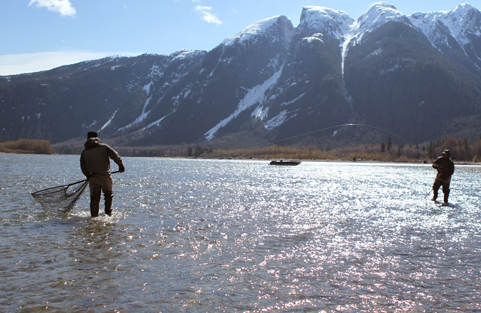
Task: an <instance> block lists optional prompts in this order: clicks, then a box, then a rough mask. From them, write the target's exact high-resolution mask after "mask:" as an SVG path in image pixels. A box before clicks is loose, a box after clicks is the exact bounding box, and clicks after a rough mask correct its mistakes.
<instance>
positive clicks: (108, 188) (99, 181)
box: [80, 132, 125, 217]
mask: <svg viewBox="0 0 481 313" xmlns="http://www.w3.org/2000/svg"><path fill="white" fill-rule="evenodd" d="M84 146H85V150H84V151H83V152H82V155H81V156H80V168H81V169H82V173H83V174H84V175H85V176H86V177H87V179H88V181H89V186H90V215H92V217H97V216H99V206H100V197H101V191H103V193H104V200H105V214H107V215H108V216H111V215H112V198H113V183H112V177H111V176H110V159H112V160H114V162H115V163H117V165H118V166H119V172H120V173H123V172H124V171H125V167H124V164H123V163H122V158H121V157H120V156H119V154H118V153H117V151H115V150H114V149H112V148H111V147H109V146H108V145H106V144H105V143H103V142H101V141H100V139H99V138H98V135H97V133H96V132H89V133H88V135H87V142H85V145H84ZM109 158H110V159H109Z"/></svg>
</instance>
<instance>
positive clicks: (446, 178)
mask: <svg viewBox="0 0 481 313" xmlns="http://www.w3.org/2000/svg"><path fill="white" fill-rule="evenodd" d="M450 155H451V153H450V152H449V150H447V149H446V150H444V151H443V155H442V156H440V157H439V158H437V159H436V161H434V163H433V167H434V168H435V169H436V170H437V171H438V174H437V175H436V179H435V180H434V185H433V193H434V194H433V199H432V200H433V201H436V199H437V198H438V191H439V188H440V187H441V186H443V193H444V204H448V198H449V184H450V183H451V176H452V175H453V173H454V163H453V161H451V159H450V158H449V157H450Z"/></svg>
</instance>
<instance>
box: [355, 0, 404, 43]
mask: <svg viewBox="0 0 481 313" xmlns="http://www.w3.org/2000/svg"><path fill="white" fill-rule="evenodd" d="M387 22H403V23H407V24H411V23H410V21H409V19H408V18H407V17H406V16H405V15H404V14H403V13H402V12H401V11H399V10H398V9H397V8H396V7H395V6H394V5H392V4H389V3H387V2H385V1H382V2H377V3H374V4H373V5H372V7H371V8H370V9H369V10H368V11H367V12H366V13H364V14H363V15H361V17H359V19H358V20H357V21H356V23H355V24H354V25H353V27H352V31H351V34H352V36H355V37H357V41H358V42H359V41H360V40H361V39H362V37H363V36H364V34H365V33H367V32H371V31H372V30H374V29H376V28H378V27H379V26H382V25H384V24H385V23H387Z"/></svg>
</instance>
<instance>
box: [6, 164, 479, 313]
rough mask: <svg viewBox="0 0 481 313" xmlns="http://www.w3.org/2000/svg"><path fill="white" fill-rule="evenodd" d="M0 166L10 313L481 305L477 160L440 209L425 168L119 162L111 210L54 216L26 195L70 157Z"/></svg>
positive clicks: (82, 206) (70, 167)
mask: <svg viewBox="0 0 481 313" xmlns="http://www.w3.org/2000/svg"><path fill="white" fill-rule="evenodd" d="M16 161H18V164H17V163H16ZM53 161H54V162H53ZM0 162H2V166H3V165H5V168H6V169H7V170H6V173H5V174H1V175H3V176H2V177H1V178H2V182H0V193H1V194H0V199H1V200H0V201H1V206H2V210H1V211H0V221H1V224H0V225H1V227H0V236H2V238H3V239H4V240H3V243H2V246H1V248H0V254H1V255H0V256H1V257H2V261H1V262H0V268H1V278H2V281H7V282H8V283H6V285H5V287H4V288H3V290H2V300H0V304H1V305H2V307H4V308H7V309H9V310H13V311H15V310H18V309H21V310H23V311H38V310H47V311H48V310H51V311H70V312H84V311H86V310H93V311H95V312H114V311H116V310H118V311H121V312H122V311H141V312H158V311H181V312H192V311H194V312H195V311H198V312H205V311H223V310H226V311H236V310H237V311H250V312H261V311H262V312H264V311H279V310H280V311H285V312H291V311H308V310H313V311H322V310H325V311H347V312H362V311H366V312H372V311H450V310H460V311H469V310H479V309H481V308H480V306H479V304H478V303H480V302H481V301H479V300H480V298H481V297H480V295H479V292H478V289H479V288H478V287H479V286H478V285H479V279H478V278H479V272H480V269H481V266H480V265H479V264H481V262H480V253H479V252H480V251H479V250H480V244H479V242H480V241H479V240H478V239H479V237H480V231H479V229H480V226H481V225H480V216H479V210H478V203H479V196H478V195H477V194H476V192H475V190H479V182H477V180H476V179H475V178H476V177H477V176H478V175H479V168H478V167H469V166H465V167H461V166H458V167H457V169H456V173H455V177H454V179H453V183H452V190H453V192H452V201H453V206H450V207H440V206H436V205H434V204H433V203H431V202H429V201H427V200H426V195H427V194H428V193H429V190H430V188H431V184H432V180H433V178H434V173H433V171H432V169H431V168H430V166H429V165H408V164H405V165H395V164H365V163H356V164H352V163H320V162H304V163H302V164H301V165H300V166H297V167H289V168H284V167H282V168H279V167H272V166H268V165H267V162H260V161H204V160H170V159H135V158H127V159H126V162H125V163H126V168H127V172H126V173H124V174H118V175H116V176H114V192H115V198H114V210H115V211H114V215H113V217H112V218H109V217H106V216H102V215H101V217H99V218H94V219H91V218H90V217H89V213H88V196H85V197H84V198H83V199H81V200H80V201H79V203H78V205H77V208H76V209H74V211H72V213H71V214H69V215H67V216H65V215H63V214H60V213H58V212H55V213H54V214H53V213H52V210H45V209H43V208H41V207H40V206H39V205H38V204H36V203H35V202H33V201H32V199H30V197H29V195H28V193H29V192H31V191H33V190H37V189H41V188H44V187H50V186H52V185H57V184H62V183H64V182H69V180H75V179H76V178H77V177H79V176H78V175H79V170H78V157H67V156H54V157H39V156H20V157H19V158H18V159H15V160H13V159H11V158H9V156H4V155H0ZM24 173H38V174H37V175H27V176H25V174H24ZM9 177H12V178H11V179H10V178H9ZM80 178H81V177H80ZM47 307H48V309H46V308H47Z"/></svg>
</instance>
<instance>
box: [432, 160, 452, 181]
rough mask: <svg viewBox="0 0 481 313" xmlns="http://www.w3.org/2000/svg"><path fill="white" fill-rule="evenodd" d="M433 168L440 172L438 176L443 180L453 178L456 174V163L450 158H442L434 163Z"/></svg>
mask: <svg viewBox="0 0 481 313" xmlns="http://www.w3.org/2000/svg"><path fill="white" fill-rule="evenodd" d="M433 167H434V168H435V169H437V170H438V175H439V176H441V178H448V177H451V176H452V175H453V173H454V163H453V161H451V159H450V158H445V157H442V156H440V157H439V158H437V159H436V161H434V163H433Z"/></svg>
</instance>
